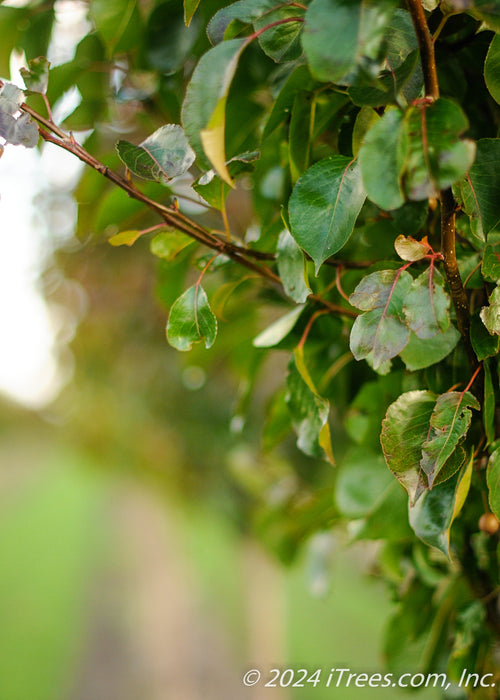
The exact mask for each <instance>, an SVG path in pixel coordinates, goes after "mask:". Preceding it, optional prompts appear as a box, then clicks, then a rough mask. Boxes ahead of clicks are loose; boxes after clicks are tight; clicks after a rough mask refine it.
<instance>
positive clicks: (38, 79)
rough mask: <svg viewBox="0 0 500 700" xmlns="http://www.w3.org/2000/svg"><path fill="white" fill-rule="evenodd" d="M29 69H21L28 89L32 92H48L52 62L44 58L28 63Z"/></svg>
mask: <svg viewBox="0 0 500 700" xmlns="http://www.w3.org/2000/svg"><path fill="white" fill-rule="evenodd" d="M28 66H29V69H26V68H21V69H20V72H21V75H22V77H23V80H24V84H25V85H26V88H27V89H28V90H30V91H31V92H41V93H42V94H45V93H46V92H47V85H48V83H49V68H50V62H49V61H47V59H46V58H45V57H44V56H39V57H38V58H33V59H32V60H31V61H28Z"/></svg>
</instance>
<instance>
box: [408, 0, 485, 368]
mask: <svg viewBox="0 0 500 700" xmlns="http://www.w3.org/2000/svg"><path fill="white" fill-rule="evenodd" d="M407 4H408V10H409V11H410V15H411V18H412V22H413V26H414V28H415V34H416V36H417V41H418V45H419V49H420V59H421V62H422V71H423V74H424V85H425V95H426V97H429V98H431V99H432V100H437V99H439V83H438V77H437V69H436V57H435V53H434V42H433V41H432V37H431V34H430V32H429V27H428V26H427V19H426V17H425V12H424V8H423V7H422V3H421V0H407ZM439 199H440V202H441V252H442V254H443V265H444V270H445V274H446V279H447V281H448V286H449V288H450V293H451V298H452V299H453V306H454V308H455V313H456V316H457V324H458V329H459V331H460V335H461V336H462V342H463V344H464V347H465V351H466V353H467V358H468V360H469V364H470V366H471V369H472V370H474V369H475V368H476V367H477V364H478V363H477V358H476V355H475V353H474V350H473V349H472V344H471V340H470V335H469V330H470V314H469V304H468V300H467V295H466V293H465V289H464V285H463V283H462V278H461V277H460V272H459V270H458V263H457V254H456V250H455V238H456V227H455V210H456V202H455V199H454V197H453V193H452V191H451V189H450V188H448V189H446V190H442V191H441V192H440V193H439Z"/></svg>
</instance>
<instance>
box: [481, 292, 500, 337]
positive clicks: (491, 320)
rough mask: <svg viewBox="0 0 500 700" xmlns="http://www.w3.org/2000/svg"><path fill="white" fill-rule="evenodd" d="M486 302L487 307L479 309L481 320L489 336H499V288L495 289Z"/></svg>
mask: <svg viewBox="0 0 500 700" xmlns="http://www.w3.org/2000/svg"><path fill="white" fill-rule="evenodd" d="M488 301H489V306H483V308H482V309H481V312H480V316H481V320H482V322H483V323H484V325H485V326H486V328H487V329H488V332H489V333H491V335H500V287H495V289H494V290H493V292H492V293H491V294H490V296H489V298H488Z"/></svg>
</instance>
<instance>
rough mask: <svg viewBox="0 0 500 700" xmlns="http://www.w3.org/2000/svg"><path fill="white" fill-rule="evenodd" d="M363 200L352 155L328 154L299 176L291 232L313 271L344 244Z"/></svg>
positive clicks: (293, 196)
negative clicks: (308, 259) (350, 156)
mask: <svg viewBox="0 0 500 700" xmlns="http://www.w3.org/2000/svg"><path fill="white" fill-rule="evenodd" d="M364 201H365V192H364V189H363V185H362V183H361V174H360V171H359V166H358V164H357V162H356V161H355V160H352V159H351V158H347V157H345V156H330V157H329V158H325V159H324V160H321V161H319V163H316V164H315V165H313V166H312V167H311V168H309V170H307V171H306V172H305V173H304V175H302V177H301V178H299V180H298V182H297V184H296V185H295V187H294V189H293V192H292V196H291V197H290V202H289V215H290V226H291V233H292V236H293V237H294V238H295V240H296V241H297V243H298V244H299V246H300V247H301V248H302V249H303V250H305V252H306V253H308V254H309V255H310V256H311V258H312V259H313V260H314V263H315V265H316V273H317V272H318V270H319V267H320V266H321V264H322V263H323V262H324V261H325V260H326V259H327V258H329V257H330V255H333V254H334V253H336V252H337V251H339V250H340V249H341V248H342V247H343V246H344V245H345V243H346V242H347V240H348V238H349V236H350V235H351V233H352V230H353V228H354V224H355V222H356V219H357V216H358V214H359V212H360V210H361V207H362V206H363V202H364Z"/></svg>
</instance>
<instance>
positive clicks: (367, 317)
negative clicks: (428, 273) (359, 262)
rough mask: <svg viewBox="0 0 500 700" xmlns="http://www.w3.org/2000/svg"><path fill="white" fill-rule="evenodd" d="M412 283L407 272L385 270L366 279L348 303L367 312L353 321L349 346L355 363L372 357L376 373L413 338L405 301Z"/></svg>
mask: <svg viewBox="0 0 500 700" xmlns="http://www.w3.org/2000/svg"><path fill="white" fill-rule="evenodd" d="M411 284H412V277H411V275H410V274H409V273H408V272H406V271H404V270H403V271H400V270H382V271H380V272H373V273H372V274H370V275H367V276H366V277H364V278H363V279H362V280H361V282H360V283H359V284H358V286H357V287H356V289H355V290H354V292H353V293H352V294H351V296H350V297H349V301H350V303H351V304H352V305H353V306H356V307H357V308H358V309H361V310H362V311H366V313H364V314H361V315H360V316H358V317H357V318H356V320H355V321H354V325H353V327H352V330H351V337H350V341H349V345H350V348H351V352H352V354H353V355H354V357H355V358H356V360H362V359H365V358H368V357H371V359H372V362H373V368H374V369H375V370H377V369H379V368H380V367H382V365H383V364H384V363H385V362H387V361H388V360H390V359H391V358H393V357H395V356H396V355H398V354H399V353H400V352H401V350H402V349H403V348H404V347H405V345H406V343H407V342H408V339H409V337H410V330H409V328H408V327H407V326H406V325H405V323H404V317H403V302H404V299H405V297H406V295H407V294H408V292H409V289H410V287H411Z"/></svg>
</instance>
